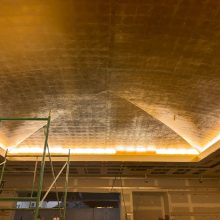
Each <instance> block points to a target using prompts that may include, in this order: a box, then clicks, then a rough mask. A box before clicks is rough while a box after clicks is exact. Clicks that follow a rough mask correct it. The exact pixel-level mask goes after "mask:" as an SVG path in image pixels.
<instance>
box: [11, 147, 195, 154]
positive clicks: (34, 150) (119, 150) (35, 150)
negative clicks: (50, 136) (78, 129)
mask: <svg viewBox="0 0 220 220" xmlns="http://www.w3.org/2000/svg"><path fill="white" fill-rule="evenodd" d="M68 151H69V149H67V148H62V147H50V152H51V153H52V154H68ZM42 152H43V149H42V148H40V147H22V148H15V147H11V148H9V152H8V153H9V154H40V153H42ZM124 153H128V154H129V153H135V154H141V153H153V154H159V155H198V154H199V151H197V150H196V149H185V148H155V147H143V146H137V147H132V146H128V147H125V146H118V147H115V148H71V154H81V155H115V154H124Z"/></svg>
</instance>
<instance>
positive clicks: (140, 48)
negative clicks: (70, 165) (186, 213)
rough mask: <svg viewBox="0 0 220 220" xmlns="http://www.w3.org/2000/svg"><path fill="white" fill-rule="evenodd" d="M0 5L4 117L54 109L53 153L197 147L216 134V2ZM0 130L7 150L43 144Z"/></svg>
mask: <svg viewBox="0 0 220 220" xmlns="http://www.w3.org/2000/svg"><path fill="white" fill-rule="evenodd" d="M0 3H1V7H0V48H1V50H0V82H1V83H0V115H1V117H47V116H48V113H49V111H50V110H51V111H52V120H53V121H52V127H51V136H50V145H54V146H58V145H63V146H65V147H69V146H76V145H77V146H82V147H86V146H92V147H93V146H96V147H97V146H104V147H107V146H115V145H127V144H129V145H151V144H155V145H156V147H165V148H166V147H171V146H172V147H179V146H180V147H183V148H190V147H191V148H197V147H198V148H202V147H204V146H206V145H207V144H208V143H209V142H210V141H212V140H213V139H214V138H215V137H216V136H218V135H219V134H220V121H219V114H220V104H219V102H218V100H219V98H220V87H219V85H220V65H219V63H220V62H219V61H220V52H219V51H220V50H219V49H220V43H219V42H220V39H219V33H220V13H219V11H220V2H219V1H216V0H210V1H200V0H190V1H181V0H175V1H170V2H169V3H167V2H165V1H150V0H137V1H131V0H118V1H116V0H107V1H102V0H95V1H90V0H82V1H77V0H68V1H61V0H53V1H52V0H47V1H37V0H28V1H27V0H23V1H13V2H12V1H4V0H2V1H0ZM3 125H4V126H5V127H4V129H2V130H1V131H0V138H1V142H2V144H4V145H6V146H11V145H17V144H19V143H20V145H19V146H22V145H23V146H24V144H26V145H28V146H31V145H38V143H39V142H40V140H41V139H42V138H43V135H44V134H43V131H42V130H43V129H40V128H42V126H43V124H41V125H36V127H35V125H33V124H32V123H31V124H26V123H25V124H22V123H19V124H15V125H14V127H12V125H11V123H9V124H7V123H4V124H3ZM11 128H13V131H12V132H11ZM39 129H40V130H39ZM38 130H39V131H38ZM37 131H38V132H37ZM26 138H27V139H26ZM24 139H26V140H24Z"/></svg>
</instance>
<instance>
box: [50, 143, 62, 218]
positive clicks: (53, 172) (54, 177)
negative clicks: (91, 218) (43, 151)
mask: <svg viewBox="0 0 220 220" xmlns="http://www.w3.org/2000/svg"><path fill="white" fill-rule="evenodd" d="M47 151H48V156H49V160H50V166H51V171H52V175H53V179H54V180H55V179H56V175H55V171H54V167H53V162H52V159H51V155H50V149H49V145H48V144H47ZM54 188H55V191H56V197H57V205H58V208H61V207H60V199H59V195H58V192H57V184H56V182H55V183H54ZM60 218H61V219H63V216H62V212H61V210H60Z"/></svg>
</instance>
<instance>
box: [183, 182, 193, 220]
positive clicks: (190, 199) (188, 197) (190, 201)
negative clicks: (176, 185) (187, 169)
mask: <svg viewBox="0 0 220 220" xmlns="http://www.w3.org/2000/svg"><path fill="white" fill-rule="evenodd" d="M185 184H186V186H189V180H188V179H186V180H185ZM187 200H188V206H189V211H190V212H193V205H192V198H191V193H190V192H188V193H187ZM194 219H195V218H194V216H191V217H190V220H194Z"/></svg>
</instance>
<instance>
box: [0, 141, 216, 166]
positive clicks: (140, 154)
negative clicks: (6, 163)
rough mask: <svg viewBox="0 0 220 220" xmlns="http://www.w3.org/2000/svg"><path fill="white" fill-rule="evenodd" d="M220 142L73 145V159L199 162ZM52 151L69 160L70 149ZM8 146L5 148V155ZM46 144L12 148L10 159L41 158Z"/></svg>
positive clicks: (57, 159)
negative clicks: (206, 145)
mask: <svg viewBox="0 0 220 220" xmlns="http://www.w3.org/2000/svg"><path fill="white" fill-rule="evenodd" d="M219 147H220V144H219V143H215V144H214V145H212V146H211V147H209V148H208V149H206V150H204V151H203V152H200V151H199V150H196V149H195V148H188V149H183V148H156V147H153V146H148V147H143V146H136V147H131V146H126V147H124V146H117V147H114V148H70V149H71V157H70V159H71V161H145V162H147V161H149V162H198V161H200V160H201V159H203V158H205V157H206V156H208V155H210V154H211V153H213V152H214V151H216V150H217V149H219ZM50 153H51V155H52V156H53V158H54V160H56V161H63V160H66V156H67V155H68V149H66V148H62V147H50ZM4 154H5V150H3V149H1V155H2V156H3V155H4ZM41 155H42V148H39V147H23V148H16V147H11V148H8V156H7V157H8V159H9V160H14V161H32V160H36V158H37V157H38V158H40V157H41Z"/></svg>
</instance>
